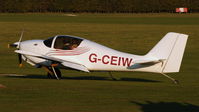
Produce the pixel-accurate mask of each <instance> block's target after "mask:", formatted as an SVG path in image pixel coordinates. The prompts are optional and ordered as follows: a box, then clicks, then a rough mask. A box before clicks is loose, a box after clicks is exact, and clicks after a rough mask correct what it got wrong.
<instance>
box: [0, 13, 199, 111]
mask: <svg viewBox="0 0 199 112" xmlns="http://www.w3.org/2000/svg"><path fill="white" fill-rule="evenodd" d="M76 15H77V16H74V17H71V16H68V15H67V14H63V13H61V14H50V13H49V14H0V59H1V61H0V74H1V75H0V84H2V85H4V86H6V88H0V111H1V112H199V66H198V65H199V60H198V57H199V44H198V42H199V14H167V13H165V14H76ZM22 29H25V34H24V38H23V40H28V39H45V38H47V37H50V36H54V35H58V34H62V35H76V36H80V37H84V38H87V39H90V40H93V41H95V42H98V43H101V44H103V45H106V46H108V47H111V48H114V49H117V50H120V51H124V52H128V53H133V54H140V55H142V54H145V53H147V52H148V51H149V50H150V49H151V48H152V47H153V46H154V45H155V44H156V43H157V42H158V41H159V40H160V39H161V38H162V37H163V36H164V35H165V34H166V33H167V32H179V33H185V34H188V35H190V36H189V39H188V43H187V47H186V51H185V55H184V59H183V62H182V66H181V71H180V72H179V73H174V74H170V76H172V77H174V78H176V79H178V80H179V81H180V84H179V85H175V84H173V83H172V82H171V81H170V80H168V79H167V78H165V77H163V76H161V75H159V74H154V73H140V72H114V73H113V75H114V76H115V77H116V78H117V79H118V81H112V80H110V78H109V76H108V73H106V72H93V73H83V72H77V71H67V70H62V72H63V79H62V80H59V81H58V80H50V79H47V77H46V75H45V74H46V73H45V71H44V70H43V69H35V68H33V67H31V66H29V65H27V64H25V67H23V68H18V62H17V55H16V54H15V53H13V50H14V49H7V44H8V43H13V42H16V41H18V39H19V36H20V32H21V30H22ZM121 46H122V47H121ZM5 74H18V75H25V76H9V75H5Z"/></svg>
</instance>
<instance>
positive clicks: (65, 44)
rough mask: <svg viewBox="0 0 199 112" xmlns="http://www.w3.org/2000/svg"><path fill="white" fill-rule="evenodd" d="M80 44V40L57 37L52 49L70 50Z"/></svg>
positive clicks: (69, 37)
mask: <svg viewBox="0 0 199 112" xmlns="http://www.w3.org/2000/svg"><path fill="white" fill-rule="evenodd" d="M81 42H82V39H80V38H76V37H71V36H58V37H57V38H56V41H55V44H54V48H55V49H63V50H72V49H74V48H77V47H78V46H79V45H80V43H81Z"/></svg>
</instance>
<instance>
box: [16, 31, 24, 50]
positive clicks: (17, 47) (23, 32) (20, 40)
mask: <svg viewBox="0 0 199 112" xmlns="http://www.w3.org/2000/svg"><path fill="white" fill-rule="evenodd" d="M23 33H24V30H22V32H21V36H20V38H19V41H18V42H19V44H18V46H17V48H18V49H19V48H20V43H21V40H22V38H23Z"/></svg>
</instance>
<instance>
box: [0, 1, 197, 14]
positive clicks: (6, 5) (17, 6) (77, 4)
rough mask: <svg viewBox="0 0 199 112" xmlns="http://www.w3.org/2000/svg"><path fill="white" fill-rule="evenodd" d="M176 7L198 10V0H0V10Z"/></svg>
mask: <svg viewBox="0 0 199 112" xmlns="http://www.w3.org/2000/svg"><path fill="white" fill-rule="evenodd" d="M178 7H187V8H189V12H199V0H0V12H91V13H94V12H96V13H146V12H152V13H158V12H175V8H178Z"/></svg>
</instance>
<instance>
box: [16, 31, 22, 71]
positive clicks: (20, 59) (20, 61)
mask: <svg viewBox="0 0 199 112" xmlns="http://www.w3.org/2000/svg"><path fill="white" fill-rule="evenodd" d="M23 33H24V30H22V32H21V36H20V38H19V41H18V45H17V49H19V50H20V44H21V41H22V38H23ZM18 60H19V67H22V66H23V64H22V55H21V54H18Z"/></svg>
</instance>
